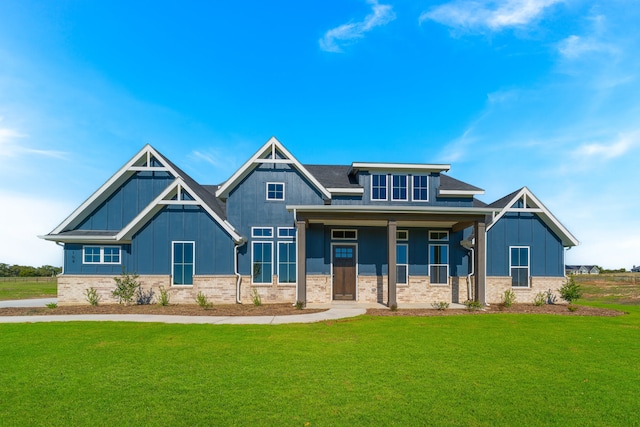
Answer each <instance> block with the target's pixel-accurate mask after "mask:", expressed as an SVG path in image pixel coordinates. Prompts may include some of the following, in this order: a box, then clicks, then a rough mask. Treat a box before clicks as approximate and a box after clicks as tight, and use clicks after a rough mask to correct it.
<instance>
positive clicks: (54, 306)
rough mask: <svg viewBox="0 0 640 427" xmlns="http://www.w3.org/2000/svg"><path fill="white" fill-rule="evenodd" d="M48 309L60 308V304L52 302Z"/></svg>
mask: <svg viewBox="0 0 640 427" xmlns="http://www.w3.org/2000/svg"><path fill="white" fill-rule="evenodd" d="M47 308H58V304H56V303H55V302H50V303H49V304H47Z"/></svg>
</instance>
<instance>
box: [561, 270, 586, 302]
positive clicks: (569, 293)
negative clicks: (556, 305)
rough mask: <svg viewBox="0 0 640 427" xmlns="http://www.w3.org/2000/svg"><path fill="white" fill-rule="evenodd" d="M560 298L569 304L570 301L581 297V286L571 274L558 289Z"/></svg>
mask: <svg viewBox="0 0 640 427" xmlns="http://www.w3.org/2000/svg"><path fill="white" fill-rule="evenodd" d="M559 292H560V298H562V299H563V300H565V301H566V302H568V303H569V304H571V303H572V302H574V301H576V300H578V299H580V298H582V288H581V287H580V285H579V284H577V283H576V282H575V280H574V279H573V275H571V276H569V278H568V279H567V281H566V282H565V283H564V285H562V287H561V288H560V290H559Z"/></svg>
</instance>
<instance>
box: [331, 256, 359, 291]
mask: <svg viewBox="0 0 640 427" xmlns="http://www.w3.org/2000/svg"><path fill="white" fill-rule="evenodd" d="M333 299H335V300H355V299H356V247H355V246H352V245H335V246H333Z"/></svg>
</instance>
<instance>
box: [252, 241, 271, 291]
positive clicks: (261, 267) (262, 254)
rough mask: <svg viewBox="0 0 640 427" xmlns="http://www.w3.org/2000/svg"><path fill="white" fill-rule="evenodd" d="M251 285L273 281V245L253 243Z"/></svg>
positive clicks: (269, 243)
mask: <svg viewBox="0 0 640 427" xmlns="http://www.w3.org/2000/svg"><path fill="white" fill-rule="evenodd" d="M251 280H252V282H253V283H271V281H272V280H273V243H272V242H253V275H252V276H251Z"/></svg>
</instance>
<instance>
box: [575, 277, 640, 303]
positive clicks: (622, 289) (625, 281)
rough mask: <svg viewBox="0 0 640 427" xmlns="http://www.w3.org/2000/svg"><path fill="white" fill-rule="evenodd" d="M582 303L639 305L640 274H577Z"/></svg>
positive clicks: (576, 278) (576, 279)
mask: <svg viewBox="0 0 640 427" xmlns="http://www.w3.org/2000/svg"><path fill="white" fill-rule="evenodd" d="M574 278H575V281H576V283H578V284H580V286H581V287H582V290H583V292H584V298H583V299H582V301H586V302H590V303H601V304H624V305H640V273H615V274H594V275H588V274H578V275H575V276H574Z"/></svg>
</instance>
